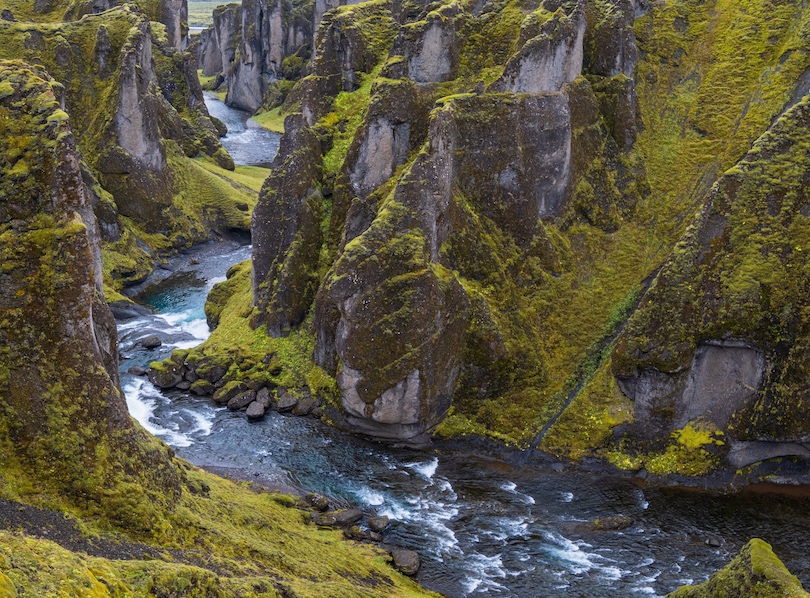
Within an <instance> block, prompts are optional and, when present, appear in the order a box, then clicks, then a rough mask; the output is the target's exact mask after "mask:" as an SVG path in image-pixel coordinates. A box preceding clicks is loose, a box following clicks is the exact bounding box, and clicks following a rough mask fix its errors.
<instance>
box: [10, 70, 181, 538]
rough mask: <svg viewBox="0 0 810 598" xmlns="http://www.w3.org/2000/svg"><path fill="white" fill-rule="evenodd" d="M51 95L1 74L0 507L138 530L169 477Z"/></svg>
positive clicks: (47, 86) (41, 77)
mask: <svg viewBox="0 0 810 598" xmlns="http://www.w3.org/2000/svg"><path fill="white" fill-rule="evenodd" d="M55 93H56V94H61V93H62V89H61V86H60V85H59V84H57V83H55V82H53V81H52V80H51V79H50V78H49V77H48V75H47V74H45V73H44V72H43V71H41V70H31V69H30V68H29V67H26V66H24V65H23V64H22V63H8V62H3V63H2V68H0V103H1V104H2V106H1V107H0V111H2V118H0V127H2V131H0V148H1V149H0V162H1V163H2V165H3V171H4V172H5V173H6V175H5V176H4V177H3V182H2V186H3V187H2V197H3V202H2V206H1V207H0V209H2V224H0V227H2V235H1V236H0V240H1V241H2V254H3V267H2V283H1V284H0V292H1V293H2V294H1V295H0V307H1V308H2V312H3V314H4V315H3V320H2V322H1V323H0V336H2V339H3V342H2V347H3V348H2V365H0V372H2V384H0V405H2V418H0V421H1V422H2V423H0V430H1V431H0V444H2V446H3V455H4V457H3V463H2V468H3V477H2V486H3V494H4V495H9V494H10V495H12V496H25V495H28V494H31V493H32V492H33V493H38V492H40V490H39V489H41V488H48V489H49V492H48V493H49V494H50V496H51V497H53V499H56V500H58V501H64V502H63V503H62V504H60V506H64V507H67V506H68V505H70V506H72V507H74V508H78V509H79V510H80V511H81V512H84V513H94V512H95V513H98V514H100V515H103V516H104V517H106V518H108V519H110V520H111V521H112V522H114V523H116V524H118V525H125V526H132V527H134V528H135V529H148V528H149V526H150V525H151V522H150V521H149V515H150V512H151V511H152V510H153V509H155V508H158V509H159V508H161V506H162V508H168V507H169V506H170V505H171V504H172V503H174V502H175V501H176V500H177V498H178V497H179V494H180V477H179V476H178V473H177V472H176V471H175V469H174V467H173V466H172V464H171V458H170V452H171V451H170V449H168V448H167V447H165V446H162V445H161V444H160V443H158V442H157V441H155V440H154V439H153V438H151V437H149V436H148V435H147V434H146V433H145V432H144V431H143V430H141V429H140V428H139V427H138V426H137V425H136V424H134V423H133V422H132V420H131V419H130V417H129V414H128V412H127V407H126V403H125V402H124V397H123V394H122V393H121V391H120V389H119V387H118V372H117V365H118V354H117V342H116V334H115V322H114V320H113V318H112V314H111V313H110V310H109V308H108V307H107V304H106V303H105V302H104V295H103V292H102V288H101V271H102V265H101V252H100V247H99V232H98V227H97V225H96V220H95V218H94V216H93V212H92V208H91V196H90V192H89V190H88V188H87V187H86V185H85V184H84V182H83V180H82V170H81V164H80V159H79V157H78V154H77V151H76V144H75V140H74V137H73V134H72V132H71V130H70V127H69V125H68V120H67V114H66V113H65V112H64V111H63V110H62V109H61V108H60V105H59V101H58V100H57V96H56V95H55ZM146 464H148V466H147V465H146Z"/></svg>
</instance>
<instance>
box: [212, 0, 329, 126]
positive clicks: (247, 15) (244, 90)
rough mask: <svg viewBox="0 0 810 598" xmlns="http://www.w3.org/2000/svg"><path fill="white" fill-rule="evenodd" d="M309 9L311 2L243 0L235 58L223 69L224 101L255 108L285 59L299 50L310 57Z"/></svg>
mask: <svg viewBox="0 0 810 598" xmlns="http://www.w3.org/2000/svg"><path fill="white" fill-rule="evenodd" d="M312 9H313V4H312V3H305V2H287V1H285V0H270V1H268V0H243V1H242V7H241V22H242V31H241V37H240V40H239V46H238V60H235V61H234V63H233V64H232V66H231V67H230V69H229V70H228V72H227V73H226V80H227V85H228V95H227V97H226V99H225V103H226V104H228V105H229V106H234V107H236V108H241V109H243V110H248V111H250V112H253V111H255V110H256V109H257V108H258V107H259V106H261V104H262V101H263V99H264V96H265V94H266V93H267V91H268V88H269V86H270V84H271V83H272V82H273V81H276V80H278V79H280V78H281V77H282V74H283V66H284V65H283V62H284V59H285V58H287V57H290V56H295V55H296V54H297V53H298V52H299V51H300V52H303V56H302V57H301V58H304V59H305V58H308V57H309V52H308V48H309V47H310V45H311V43H312V36H313V30H314V29H313V23H312V16H313V15H312ZM299 59H300V58H299ZM223 67H224V64H223Z"/></svg>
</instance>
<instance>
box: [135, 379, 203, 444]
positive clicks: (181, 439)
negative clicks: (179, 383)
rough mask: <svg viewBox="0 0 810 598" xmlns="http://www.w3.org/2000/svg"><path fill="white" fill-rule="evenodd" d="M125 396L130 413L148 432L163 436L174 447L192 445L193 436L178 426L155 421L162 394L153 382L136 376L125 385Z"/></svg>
mask: <svg viewBox="0 0 810 598" xmlns="http://www.w3.org/2000/svg"><path fill="white" fill-rule="evenodd" d="M124 396H125V397H126V400H127V408H128V409H129V413H130V415H132V417H134V418H135V419H136V420H137V421H138V423H139V424H141V425H142V426H143V427H144V429H146V430H147V431H148V432H150V433H152V434H154V435H155V436H157V437H159V438H162V439H163V440H165V441H166V442H167V443H168V444H170V445H171V446H174V447H180V448H182V447H187V446H191V444H192V440H191V438H189V437H188V436H186V435H185V434H183V433H180V432H178V431H177V428H176V426H172V427H173V428H175V429H170V428H168V427H166V426H163V425H159V424H157V423H155V422H154V419H153V415H154V413H155V409H156V408H157V406H158V401H160V400H161V399H162V396H161V395H160V393H159V391H158V390H157V389H156V388H155V387H154V386H153V385H152V383H151V382H148V381H147V380H144V379H142V378H136V379H135V380H133V381H132V382H130V383H128V384H126V385H125V386H124Z"/></svg>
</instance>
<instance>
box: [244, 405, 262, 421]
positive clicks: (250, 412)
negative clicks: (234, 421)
mask: <svg viewBox="0 0 810 598" xmlns="http://www.w3.org/2000/svg"><path fill="white" fill-rule="evenodd" d="M264 411H265V408H264V405H262V404H261V403H260V402H259V401H253V402H252V403H251V404H250V405H248V408H247V411H246V412H245V414H246V415H247V418H248V419H249V420H251V421H253V420H259V419H262V418H263V417H264Z"/></svg>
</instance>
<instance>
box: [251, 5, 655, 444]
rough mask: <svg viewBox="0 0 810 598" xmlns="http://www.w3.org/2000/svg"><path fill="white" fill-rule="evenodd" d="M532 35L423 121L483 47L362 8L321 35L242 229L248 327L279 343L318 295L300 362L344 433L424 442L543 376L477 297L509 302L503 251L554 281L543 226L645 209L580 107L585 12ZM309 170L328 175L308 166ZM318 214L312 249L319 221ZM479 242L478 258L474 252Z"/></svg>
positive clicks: (432, 17)
mask: <svg viewBox="0 0 810 598" xmlns="http://www.w3.org/2000/svg"><path fill="white" fill-rule="evenodd" d="M542 10H543V11H545V9H542ZM543 16H544V18H545V21H544V22H543V23H542V24H541V25H538V26H537V27H536V28H535V29H532V28H531V27H524V28H523V29H521V32H520V35H521V36H523V35H526V36H527V38H526V39H525V40H521V41H522V43H521V45H520V46H519V48H518V50H517V51H516V52H514V53H512V54H509V55H504V56H503V57H502V59H503V65H504V74H503V75H502V76H501V77H500V78H499V79H498V80H497V81H496V82H494V83H493V84H492V85H490V86H489V87H488V88H486V89H484V87H483V86H482V85H481V86H478V91H477V92H474V93H469V92H468V93H462V94H456V95H452V94H451V95H449V96H448V97H445V98H444V99H441V100H440V103H439V104H438V105H436V106H435V107H434V108H433V109H432V112H431V104H432V103H433V102H435V101H436V100H437V99H439V98H442V96H443V95H446V93H445V94H443V93H442V88H441V87H439V86H440V85H441V84H446V83H447V82H448V81H454V80H456V79H457V78H460V77H461V76H462V75H464V76H467V77H469V76H471V75H470V74H469V69H471V68H473V67H471V65H470V60H471V58H472V57H473V56H475V55H476V54H477V53H478V50H479V49H478V48H477V47H476V46H475V45H474V44H475V43H478V42H479V41H480V40H478V39H477V38H474V37H472V36H471V31H473V30H474V26H473V25H472V22H473V19H474V18H475V17H474V15H473V14H471V13H469V12H466V11H465V10H464V9H463V8H462V7H461V6H460V5H458V4H455V3H453V4H448V5H446V6H444V7H441V8H440V9H437V10H435V11H428V10H425V11H424V12H423V13H422V14H421V15H417V16H415V17H413V16H409V18H408V21H409V22H407V24H405V25H398V22H397V18H402V17H401V15H399V14H394V13H392V12H390V11H389V9H388V8H387V7H386V6H385V5H383V4H379V3H367V4H362V5H358V6H356V7H344V8H342V9H340V10H336V11H333V12H330V13H327V14H326V15H325V17H324V19H323V22H322V26H321V29H320V30H319V33H318V45H317V49H316V59H315V62H314V65H313V74H312V75H311V76H310V77H307V78H305V79H304V80H303V81H302V82H301V84H300V86H299V89H298V91H294V92H293V94H292V96H293V97H295V98H300V102H301V111H302V115H301V116H297V115H296V116H291V117H289V118H288V119H287V124H288V127H290V128H289V129H288V131H287V133H285V137H284V141H283V143H282V148H281V151H280V152H279V156H278V157H277V160H276V163H275V164H274V173H273V175H272V176H271V178H270V179H269V180H268V182H267V184H266V186H265V189H264V190H263V192H262V195H261V197H260V201H259V204H258V206H257V210H256V212H255V215H254V221H253V234H254V239H255V240H256V244H255V245H254V255H253V286H254V293H255V297H256V304H257V308H258V317H256V318H254V324H255V323H259V322H261V323H262V324H263V325H265V326H266V327H267V330H268V332H269V333H270V334H271V335H272V336H283V335H286V334H288V333H289V332H290V330H292V329H294V328H295V327H296V326H297V325H299V324H300V323H301V322H302V321H303V320H304V318H305V316H306V315H307V313H309V312H310V310H311V309H312V298H313V289H314V288H315V287H316V286H318V285H319V287H320V288H319V289H318V293H317V296H316V298H315V303H314V315H315V318H314V328H315V336H316V342H315V362H316V364H317V365H319V366H321V367H322V368H323V369H324V370H326V371H327V372H328V373H330V374H332V375H333V376H335V377H336V380H337V385H338V387H339V390H340V396H341V414H340V415H341V417H342V422H341V423H342V425H344V426H345V427H347V428H348V429H351V430H353V431H357V432H361V433H363V434H366V435H369V436H373V437H375V438H380V439H385V440H389V441H400V442H411V443H420V442H424V441H425V439H426V438H427V434H428V433H429V432H430V431H431V430H433V429H435V427H436V426H437V425H438V424H439V423H441V422H442V420H443V419H444V417H445V415H446V414H447V411H448V409H449V408H450V406H451V403H452V402H453V397H454V396H455V395H456V393H457V392H459V389H460V388H463V389H464V390H463V391H462V392H464V393H466V392H467V389H469V388H470V387H472V386H473V385H479V386H491V387H492V388H493V390H492V392H495V390H494V388H495V387H497V386H498V384H500V382H502V381H504V374H505V372H506V371H508V370H510V369H512V372H513V373H512V374H506V375H507V376H509V375H514V371H515V369H516V368H517V369H521V368H526V371H528V370H534V372H535V373H534V374H533V375H536V372H537V370H538V369H539V370H542V367H543V365H542V361H541V360H540V358H539V356H538V355H537V354H536V353H534V352H533V351H531V350H530V356H527V355H525V354H521V353H522V349H518V348H517V345H518V344H520V343H521V342H524V341H525V342H527V343H531V342H532V341H531V340H530V339H531V337H532V334H533V332H532V331H531V330H529V331H525V330H522V331H520V332H517V336H518V337H519V338H520V341H518V340H517V338H516V337H515V331H513V330H509V329H511V328H512V327H513V326H514V327H515V329H519V328H520V327H521V324H520V316H519V315H517V314H514V313H513V316H514V317H513V316H508V315H507V314H506V313H502V312H500V310H499V308H497V307H496V306H495V304H494V303H493V302H491V301H490V300H487V299H486V298H485V297H484V295H482V294H481V293H480V291H479V290H478V286H477V285H478V284H480V282H481V281H484V280H490V281H492V282H493V283H494V282H495V281H496V280H497V281H498V282H497V283H495V284H498V285H499V286H501V291H500V292H499V294H501V293H503V294H502V295H501V300H505V301H511V300H513V299H507V297H508V296H511V292H512V291H513V290H514V289H515V286H514V285H515V283H516V278H517V277H516V276H514V275H513V274H510V273H508V272H506V271H504V261H505V260H507V259H510V258H506V256H505V255H504V253H503V251H502V250H503V249H504V248H506V247H510V248H512V249H509V250H508V251H516V252H518V253H519V254H524V255H528V254H534V253H535V252H537V253H539V254H541V255H543V258H541V259H543V260H545V263H547V264H553V263H554V262H555V259H557V258H556V257H555V254H556V251H557V250H556V249H555V248H554V246H553V243H552V242H551V241H550V239H549V237H548V234H547V231H546V227H545V224H544V221H551V220H554V219H558V218H560V219H563V218H564V219H567V220H569V221H573V220H577V219H579V218H582V217H583V216H584V217H585V218H586V219H587V220H589V221H590V222H591V223H593V224H594V225H596V226H599V227H603V228H605V229H607V230H610V229H615V227H616V226H617V225H618V221H619V219H621V218H622V217H624V216H627V215H629V214H631V213H632V211H633V207H634V203H635V200H636V198H637V197H638V194H639V193H640V192H643V191H641V190H643V183H642V184H639V185H638V186H637V187H634V185H636V182H638V181H639V177H640V180H641V181H643V170H642V171H636V172H631V171H630V170H629V169H628V168H627V166H626V163H627V162H626V161H624V162H622V160H620V159H619V157H620V154H621V151H622V150H621V149H620V148H619V147H618V146H617V144H616V142H615V140H614V139H613V138H612V137H611V136H610V134H609V133H608V132H607V129H606V127H605V124H604V121H603V117H602V114H601V113H600V104H599V100H598V98H597V96H596V95H595V93H594V90H593V87H592V86H591V85H590V84H589V83H588V82H587V81H586V80H585V79H583V78H582V77H580V73H581V70H582V63H583V53H584V44H585V29H586V17H585V12H584V3H577V2H574V3H567V4H566V7H565V8H562V7H559V6H557V7H556V8H555V10H554V12H549V11H545V12H544V13H543ZM491 19H492V20H493V21H495V20H496V17H495V16H494V15H493V16H491ZM532 22H533V21H532ZM371 23H373V25H372V26H369V25H368V24H371ZM361 24H362V26H361ZM372 27H376V31H375V30H374V29H372ZM527 31H528V33H526V32H527ZM465 49H466V52H467V54H465ZM383 61H384V63H383ZM541 63H542V64H541ZM379 65H381V66H382V71H381V76H380V77H379V78H378V79H377V80H376V81H375V82H374V83H373V85H372V86H371V89H370V92H366V93H369V99H368V100H367V106H368V108H367V109H366V110H365V111H364V112H363V114H362V118H360V119H358V120H357V121H356V124H355V125H354V127H355V128H354V130H352V131H351V132H350V133H349V135H348V138H347V139H346V140H345V141H341V143H344V144H346V146H344V147H347V149H345V150H343V151H344V153H343V154H342V156H341V157H340V158H339V162H338V164H337V168H335V166H333V163H334V151H335V150H334V146H335V144H336V143H337V141H336V139H337V138H338V137H340V138H341V139H344V138H345V135H344V131H342V130H340V129H335V130H330V129H328V128H327V126H326V124H325V123H326V122H328V119H329V118H330V116H329V115H330V113H331V112H332V111H333V110H335V107H334V106H333V105H332V98H334V97H336V96H337V95H338V94H339V93H341V92H350V93H352V92H353V93H361V92H360V90H361V89H362V84H363V81H364V80H366V79H367V78H368V75H369V73H371V72H372V71H373V70H374V68H376V66H379ZM465 65H466V66H465ZM464 68H467V69H468V72H466V73H465V72H464ZM459 80H460V79H459ZM341 126H344V127H345V126H347V124H346V123H343V124H341ZM347 141H350V143H347ZM330 148H331V149H330ZM330 153H331V154H330ZM321 156H328V157H329V158H330V159H329V160H328V161H327V159H326V158H324V159H323V163H322V165H321ZM608 169H609V170H610V171H611V172H614V173H620V176H618V177H615V178H613V177H610V176H607V175H606V171H607V170H608ZM332 177H334V178H332ZM631 181H632V182H633V183H632V185H631V183H630V182H631ZM583 188H587V189H590V190H591V193H590V196H586V193H584V192H583ZM383 190H384V191H383ZM594 190H595V191H594ZM330 196H331V199H332V201H331V206H330V207H331V216H330V226H329V231H328V234H327V235H326V237H325V238H324V237H322V236H320V231H321V229H320V227H319V224H318V223H319V221H320V217H319V216H318V213H319V210H323V209H324V208H323V207H319V206H323V205H324V203H325V200H324V197H330ZM476 238H477V239H486V241H484V242H483V243H481V244H478V246H477V247H476V246H475V245H476V244H477V243H475V242H472V239H476ZM305 239H306V240H307V241H306V242H305V241H304V240H305ZM324 242H325V243H326V246H327V247H328V248H329V251H330V253H331V252H333V254H334V257H333V258H332V257H330V267H329V270H328V272H327V273H326V275H325V276H323V275H321V276H320V277H319V274H318V272H319V268H323V262H321V261H320V260H322V254H321V252H320V251H316V250H314V249H313V248H312V247H311V246H310V245H309V243H317V245H318V246H320V245H321V244H322V243H324ZM319 263H320V265H319ZM518 284H519V283H518ZM506 289H509V290H506ZM482 321H483V322H485V323H486V324H485V327H486V328H487V329H488V330H489V333H487V334H483V333H482V330H481V328H480V323H481V322H482ZM482 336H487V337H488V338H487V340H486V341H483V339H482V338H481V337H482ZM474 347H475V348H474ZM518 363H520V365H518ZM495 370H498V371H497V372H496V371H495ZM487 379H489V380H490V381H489V382H487V381H486V380H487ZM492 379H495V380H498V381H499V382H497V383H492V382H491V380H492ZM460 381H461V382H460ZM500 390H501V391H502V390H503V388H501V389H500ZM485 392H487V391H485ZM338 419H340V418H338Z"/></svg>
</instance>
